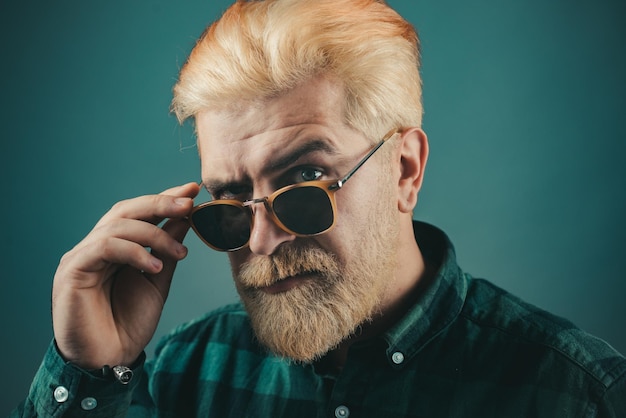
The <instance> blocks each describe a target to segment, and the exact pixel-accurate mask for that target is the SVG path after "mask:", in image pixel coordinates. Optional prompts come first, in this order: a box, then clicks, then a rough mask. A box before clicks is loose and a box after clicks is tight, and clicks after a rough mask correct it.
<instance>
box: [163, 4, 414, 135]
mask: <svg viewBox="0 0 626 418" xmlns="http://www.w3.org/2000/svg"><path fill="white" fill-rule="evenodd" d="M419 65H420V55H419V39H418V36H417V34H416V32H415V29H414V28H413V26H412V25H411V24H410V23H408V22H407V21H406V20H404V19H403V18H402V17H401V16H400V15H399V14H398V13H397V12H395V11H394V10H393V9H391V8H390V7H389V6H388V5H386V4H385V3H384V1H382V0H379V1H377V0H251V1H245V0H238V1H237V2H235V3H234V4H233V5H231V6H230V7H229V8H228V9H227V10H226V11H225V12H224V14H223V16H222V17H221V18H220V19H219V20H217V21H216V22H214V23H213V24H212V25H211V26H209V27H208V28H207V30H206V31H205V32H204V33H203V34H202V36H201V37H200V39H199V40H198V42H197V44H196V45H195V47H194V48H193V50H192V51H191V54H190V56H189V58H188V60H187V62H186V63H185V65H184V66H183V68H182V70H181V72H180V75H179V80H178V82H177V83H176V85H175V86H174V99H173V101H172V111H173V112H174V113H175V114H176V116H177V117H178V120H179V121H180V122H181V123H182V122H183V121H184V120H186V119H187V118H189V117H193V116H195V115H196V114H197V113H198V112H199V111H201V110H203V109H216V108H222V107H226V106H232V105H236V104H237V103H240V102H242V101H255V100H263V99H268V98H272V97H278V96H280V95H281V93H284V92H286V91H288V90H290V89H292V88H294V87H296V86H298V85H299V84H301V83H304V82H306V81H307V80H309V79H311V78H312V77H315V76H325V77H330V78H331V79H333V80H337V81H338V82H339V83H341V84H340V85H341V86H342V88H343V90H344V94H345V109H344V112H345V115H344V118H345V122H346V123H347V125H348V126H350V127H352V128H354V129H357V130H359V131H361V132H362V133H364V134H365V135H366V136H372V137H374V136H375V137H379V136H381V135H383V134H384V133H385V132H387V131H388V130H389V129H391V128H395V127H409V126H421V122H422V113H423V109H422V86H421V78H420V74H419Z"/></svg>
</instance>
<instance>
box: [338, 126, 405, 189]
mask: <svg viewBox="0 0 626 418" xmlns="http://www.w3.org/2000/svg"><path fill="white" fill-rule="evenodd" d="M400 132H402V129H401V128H396V129H392V130H391V131H389V132H387V134H386V135H385V136H384V137H383V139H381V140H380V142H379V143H378V144H376V146H375V147H374V148H372V149H371V150H370V152H368V153H367V155H366V156H365V157H363V159H362V160H361V161H359V163H358V164H357V165H356V166H355V167H354V168H353V169H352V170H350V171H348V174H346V175H345V176H343V178H342V179H340V180H338V181H337V183H335V184H333V185H331V186H330V187H329V188H328V189H329V190H337V189H341V188H342V187H343V185H344V184H345V183H346V182H347V181H348V180H350V177H352V175H353V174H354V173H356V171H357V170H358V169H359V168H361V166H362V165H363V164H365V162H366V161H367V160H369V158H370V157H371V156H372V155H374V153H375V152H376V151H378V149H379V148H380V147H382V146H383V144H384V143H385V142H387V140H389V139H390V138H391V137H393V136H394V135H395V134H397V133H400Z"/></svg>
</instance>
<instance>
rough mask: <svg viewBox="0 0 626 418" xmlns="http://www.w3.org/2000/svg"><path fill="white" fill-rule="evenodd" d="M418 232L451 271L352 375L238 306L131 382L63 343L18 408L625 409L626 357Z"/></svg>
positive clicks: (239, 412) (200, 323)
mask: <svg viewBox="0 0 626 418" xmlns="http://www.w3.org/2000/svg"><path fill="white" fill-rule="evenodd" d="M415 230H416V237H417V239H418V242H419V245H420V248H421V249H422V251H423V253H424V256H425V257H426V258H427V259H428V260H429V261H430V262H431V263H436V264H437V265H439V266H440V267H439V271H438V276H437V278H436V279H435V280H434V281H433V282H432V283H431V284H430V286H429V288H428V289H427V290H426V291H425V292H424V293H423V294H422V295H421V296H420V297H419V300H417V301H416V303H415V305H414V306H413V307H412V309H411V310H410V311H409V312H408V313H407V314H406V315H405V317H404V318H403V319H402V320H401V321H400V322H398V323H397V324H396V325H395V326H394V327H393V328H392V329H390V330H389V331H388V332H387V333H385V334H384V335H381V336H380V337H379V338H376V339H372V340H369V341H366V342H360V343H357V344H354V345H353V346H352V347H351V348H350V351H349V354H348V359H347V362H346V364H345V367H344V368H343V370H342V371H341V373H339V374H336V375H334V374H325V373H321V372H320V370H319V367H318V368H316V367H314V366H313V365H302V364H297V363H294V362H289V361H286V360H283V359H280V358H276V357H274V356H272V355H270V354H268V353H267V352H266V351H265V350H264V349H263V348H262V347H260V346H259V345H258V344H257V342H256V340H255V338H254V336H253V333H252V330H251V328H250V323H249V320H248V316H247V315H246V312H245V311H244V310H243V308H242V307H241V306H240V305H233V306H228V307H225V308H223V309H220V310H218V311H215V312H212V313H209V314H207V315H206V316H204V317H202V318H200V319H198V320H196V321H193V322H191V323H188V324H185V325H183V326H181V327H179V328H178V329H177V330H175V331H174V332H173V333H172V334H170V335H169V336H168V337H166V338H165V339H164V340H163V341H162V342H161V344H160V345H159V347H158V349H157V353H156V356H155V358H154V360H152V361H149V362H147V363H146V364H145V366H143V365H139V366H138V367H137V369H136V370H135V373H136V377H135V378H134V379H133V380H132V381H131V383H130V384H129V385H127V386H123V385H121V384H120V383H118V382H115V381H111V380H107V379H103V378H98V377H96V376H94V375H92V374H89V373H87V372H85V371H82V370H80V369H78V368H76V367H75V366H73V365H71V364H66V363H65V362H64V361H63V360H62V359H61V358H60V357H59V355H58V353H57V350H56V349H55V347H54V345H51V347H50V349H49V351H48V353H47V355H46V357H45V358H44V361H43V363H42V366H41V368H40V370H39V372H38V373H37V376H36V377H35V381H34V382H33V386H32V388H31V391H30V394H29V397H28V399H27V400H26V401H25V402H24V403H23V404H22V405H21V406H20V408H19V409H18V410H16V411H15V412H14V413H15V415H16V416H20V415H21V414H22V415H21V416H46V417H48V416H50V417H55V416H89V417H107V418H109V417H115V416H131V417H144V416H145V417H153V416H159V417H176V418H180V417H196V416H201V417H207V416H210V417H219V418H224V417H237V418H241V417H272V418H275V417H298V418H302V417H339V418H342V417H348V416H349V417H350V418H357V417H375V418H381V417H382V418H384V417H394V418H401V417H481V418H484V417H498V418H503V417H504V418H510V417H550V418H554V417H621V418H624V417H626V359H624V357H622V356H621V355H620V354H619V353H617V352H616V351H615V350H613V349H612V348H611V347H610V346H609V345H608V344H606V343H605V342H603V341H601V340H599V339H597V338H594V337H592V336H590V335H588V334H586V333H584V332H583V331H581V330H580V329H578V328H576V327H575V326H574V325H572V324H571V323H570V322H568V321H566V320H563V319H560V318H557V317H555V316H553V315H551V314H549V313H546V312H544V311H542V310H540V309H538V308H536V307H533V306H531V305H529V304H527V303H524V302H523V301H521V300H520V299H518V298H516V297H514V296H512V295H511V294H509V293H507V292H505V291H503V290H501V289H499V288H497V287H496V286H494V285H492V284H490V283H489V282H487V281H484V280H480V279H472V278H471V277H470V276H469V275H468V274H466V273H463V272H462V271H461V270H460V269H459V267H458V266H457V264H456V261H455V255H454V249H453V247H452V245H451V244H450V242H449V241H448V239H447V237H446V236H445V235H444V234H443V233H442V232H441V231H439V230H438V229H436V228H434V227H432V226H429V225H426V224H422V223H418V222H416V223H415ZM59 387H63V388H64V389H65V392H63V391H61V394H60V395H61V396H59V389H58V388H59ZM59 400H62V401H61V402H60V401H59ZM94 404H95V405H94ZM90 408H91V410H89V411H85V410H84V409H90ZM64 414H65V415H64Z"/></svg>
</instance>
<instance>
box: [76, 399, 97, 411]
mask: <svg viewBox="0 0 626 418" xmlns="http://www.w3.org/2000/svg"><path fill="white" fill-rule="evenodd" d="M96 406H98V401H96V400H95V399H94V398H91V397H89V398H85V399H83V400H82V401H81V403H80V407H81V408H83V409H84V410H85V411H91V410H92V409H95V407H96Z"/></svg>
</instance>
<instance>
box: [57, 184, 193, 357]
mask: <svg viewBox="0 0 626 418" xmlns="http://www.w3.org/2000/svg"><path fill="white" fill-rule="evenodd" d="M199 190H200V189H199V186H198V185H197V184H195V183H189V184H186V185H184V186H180V187H176V188H172V189H169V190H166V191H164V192H163V193H161V194H159V195H151V196H142V197H138V198H135V199H130V200H125V201H122V202H119V203H117V204H116V205H115V206H113V208H111V210H110V211H109V212H108V213H107V214H106V215H104V216H103V217H102V219H101V220H100V221H99V222H98V223H97V224H96V226H95V227H94V229H93V230H92V231H91V232H90V233H89V234H88V235H87V236H86V237H85V239H83V240H82V241H81V242H80V243H79V244H78V245H76V247H74V248H73V249H72V250H71V251H69V252H68V253H67V254H65V255H64V256H63V258H62V259H61V262H60V264H59V267H58V269H57V272H56V274H55V276H54V285H53V288H52V319H53V326H54V336H55V339H56V342H57V346H58V347H59V350H60V352H61V355H62V356H63V357H64V358H65V359H66V360H68V361H71V362H73V363H75V364H77V365H78V366H81V367H83V368H86V369H95V368H101V367H103V366H105V365H110V366H114V365H126V366H128V365H130V364H132V363H133V362H134V361H135V360H136V359H137V357H138V356H139V355H140V354H141V352H142V351H143V349H144V348H145V346H146V345H147V344H148V342H150V339H151V338H152V336H153V334H154V331H155V329H156V326H157V324H158V321H159V318H160V316H161V311H162V310H163V305H164V303H165V300H166V299H167V295H168V292H169V288H170V283H171V281H172V275H173V273H174V269H175V268H176V263H177V262H178V261H179V260H181V259H183V258H184V257H185V256H186V255H187V249H186V248H185V247H184V246H183V245H182V244H181V243H182V241H183V239H184V237H185V235H186V233H187V231H188V230H189V223H188V222H187V220H186V219H185V217H186V216H187V215H188V214H189V212H190V211H191V208H192V206H193V198H194V197H195V196H196V195H197V194H198V192H199ZM166 218H169V220H168V221H167V222H166V223H165V224H164V225H163V227H162V228H159V227H158V226H157V224H159V223H160V222H161V221H162V220H164V219H166ZM146 248H150V249H151V252H150V251H149V250H147V249H146Z"/></svg>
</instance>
